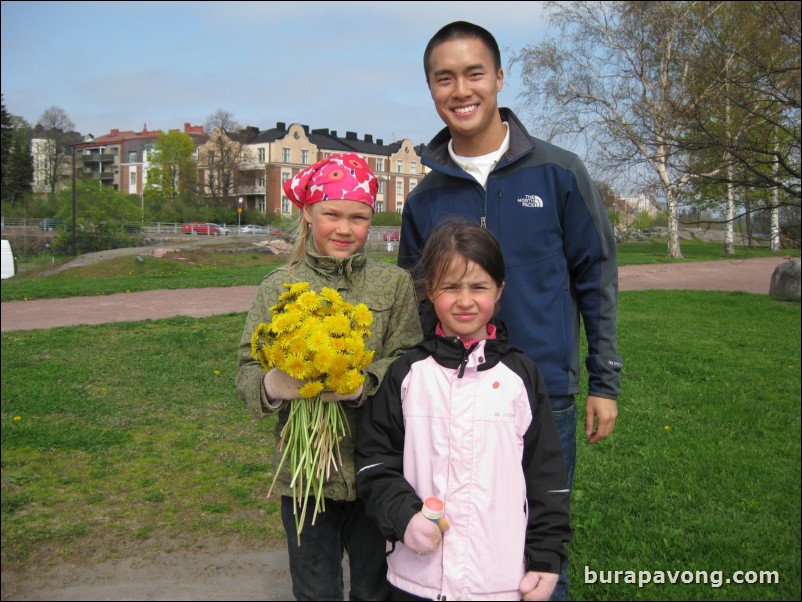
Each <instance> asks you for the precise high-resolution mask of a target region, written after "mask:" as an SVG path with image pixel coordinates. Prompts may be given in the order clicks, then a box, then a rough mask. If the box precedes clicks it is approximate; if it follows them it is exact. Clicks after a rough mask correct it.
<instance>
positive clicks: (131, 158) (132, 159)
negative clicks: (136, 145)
mask: <svg viewBox="0 0 802 602" xmlns="http://www.w3.org/2000/svg"><path fill="white" fill-rule="evenodd" d="M128 162H129V163H136V151H129V152H128Z"/></svg>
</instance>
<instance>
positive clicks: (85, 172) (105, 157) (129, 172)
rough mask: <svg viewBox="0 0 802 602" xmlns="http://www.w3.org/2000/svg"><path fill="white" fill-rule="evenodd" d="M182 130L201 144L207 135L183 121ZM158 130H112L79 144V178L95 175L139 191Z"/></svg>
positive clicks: (110, 183)
mask: <svg viewBox="0 0 802 602" xmlns="http://www.w3.org/2000/svg"><path fill="white" fill-rule="evenodd" d="M183 131H184V133H185V134H187V135H189V137H190V138H192V140H193V141H194V142H195V146H196V148H197V147H198V146H201V145H202V144H204V143H205V142H206V141H207V140H208V139H209V135H208V134H206V133H205V132H204V131H203V126H202V125H191V124H189V123H185V124H184V130H183ZM161 133H162V132H161V130H148V127H147V124H146V125H145V126H144V127H143V129H142V131H141V132H133V131H120V130H117V129H113V130H111V131H110V132H109V133H108V134H104V135H103V136H98V137H97V138H94V137H92V136H89V137H88V138H90V139H89V140H87V141H85V142H83V143H81V144H78V145H77V147H76V159H77V162H78V169H79V170H80V175H81V177H82V178H94V179H98V180H100V181H101V182H102V183H104V184H106V185H108V186H111V187H113V188H114V189H115V190H119V191H120V192H122V193H123V194H136V195H142V193H143V191H144V190H145V184H146V183H147V173H148V167H149V164H150V162H149V160H148V155H149V154H150V153H152V152H153V150H154V145H155V142H156V138H158V137H159V135H160V134H161Z"/></svg>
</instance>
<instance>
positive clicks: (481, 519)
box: [356, 223, 571, 600]
mask: <svg viewBox="0 0 802 602" xmlns="http://www.w3.org/2000/svg"><path fill="white" fill-rule="evenodd" d="M504 273H505V272H504V258H503V255H502V252H501V248H500V246H499V245H498V242H497V241H496V239H495V238H494V237H493V235H492V234H490V233H489V232H488V231H487V230H485V229H482V228H480V227H479V226H476V225H473V224H467V223H457V224H450V225H447V226H444V227H441V228H440V229H438V230H436V231H435V232H434V233H433V234H432V235H431V236H430V238H429V240H428V241H427V243H426V246H425V248H424V250H423V254H422V256H421V264H420V280H421V283H422V293H423V294H425V296H426V298H428V302H429V303H430V308H431V309H433V310H434V313H435V314H436V317H437V325H436V326H435V327H434V328H433V330H432V331H430V332H429V333H428V334H427V336H426V338H425V340H424V341H423V342H421V343H420V344H419V345H418V346H416V347H415V348H414V349H413V350H411V351H409V352H408V353H406V354H405V355H404V356H402V357H401V358H399V359H397V360H396V361H395V362H394V363H393V364H392V365H391V366H390V368H389V370H388V372H387V374H386V376H385V379H384V381H383V383H382V385H381V387H380V388H379V390H378V392H377V393H376V395H375V396H374V397H373V399H372V401H371V402H370V403H369V404H367V406H366V410H365V411H363V413H362V416H361V418H360V423H359V432H358V436H357V446H356V450H357V469H358V474H357V489H358V492H359V495H360V496H361V497H362V498H363V499H364V501H365V505H366V508H367V512H368V515H369V516H371V518H373V519H374V520H375V521H376V523H377V525H378V526H379V529H380V530H381V532H382V533H383V534H384V536H385V537H386V538H387V539H388V543H389V545H390V549H391V551H390V553H389V555H388V557H387V560H388V579H389V581H390V583H391V584H392V586H393V587H394V591H393V593H394V596H395V599H430V600H431V599H435V600H470V599H482V600H492V599H497V600H512V599H521V598H523V599H525V600H548V599H549V597H550V595H551V593H552V590H553V589H554V585H555V584H556V582H557V577H558V574H559V572H560V565H561V563H562V562H563V561H564V560H565V558H566V551H565V543H566V542H567V541H569V540H570V537H571V529H570V525H569V491H568V485H567V479H566V475H565V467H564V464H563V459H562V452H561V448H560V442H559V439H558V436H557V431H556V428H555V426H554V421H553V419H552V414H551V407H550V404H549V399H548V394H547V393H546V387H545V384H544V382H543V378H542V376H541V374H540V371H539V370H538V368H537V367H536V366H535V364H534V363H533V362H532V361H531V360H530V359H528V358H527V357H526V356H525V355H524V354H523V353H522V352H521V351H520V350H519V349H517V348H515V347H512V346H511V345H510V344H509V343H508V341H507V332H506V329H505V327H504V325H503V324H502V323H501V322H497V321H494V320H493V316H494V315H495V314H496V312H497V309H498V303H499V299H500V298H501V293H502V290H503V289H504ZM432 496H433V497H437V498H440V499H441V500H442V501H443V502H444V504H445V521H441V523H440V524H439V525H438V523H435V522H432V521H431V520H429V519H427V518H426V517H425V516H424V515H423V514H422V513H421V512H420V510H421V507H422V504H423V502H422V500H424V499H426V498H428V497H432ZM446 525H450V528H448V529H447V530H444V531H443V530H442V529H444V528H445V526H446Z"/></svg>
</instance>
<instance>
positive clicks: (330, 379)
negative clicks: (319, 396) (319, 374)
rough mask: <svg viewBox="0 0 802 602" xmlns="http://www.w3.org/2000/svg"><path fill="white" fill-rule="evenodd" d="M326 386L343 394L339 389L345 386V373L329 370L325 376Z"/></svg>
mask: <svg viewBox="0 0 802 602" xmlns="http://www.w3.org/2000/svg"><path fill="white" fill-rule="evenodd" d="M326 386H327V387H328V388H329V389H331V390H332V391H335V392H337V393H340V395H343V393H342V392H341V391H342V390H343V389H344V388H345V374H333V373H331V372H329V374H328V376H327V377H326ZM349 393H353V391H349Z"/></svg>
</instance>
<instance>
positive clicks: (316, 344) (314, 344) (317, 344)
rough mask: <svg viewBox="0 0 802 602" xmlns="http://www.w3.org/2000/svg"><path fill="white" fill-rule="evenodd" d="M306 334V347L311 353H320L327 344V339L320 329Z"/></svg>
mask: <svg viewBox="0 0 802 602" xmlns="http://www.w3.org/2000/svg"><path fill="white" fill-rule="evenodd" d="M305 334H306V345H307V347H309V349H310V350H311V351H320V350H321V349H323V348H325V347H327V346H328V344H329V337H328V336H326V333H325V332H323V331H322V330H320V329H317V330H312V331H310V332H309V333H305Z"/></svg>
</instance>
